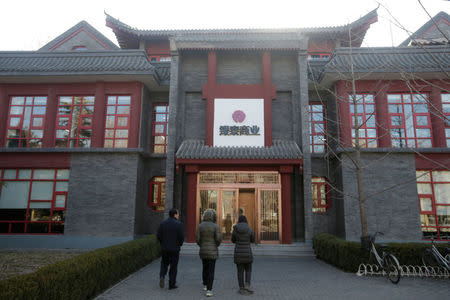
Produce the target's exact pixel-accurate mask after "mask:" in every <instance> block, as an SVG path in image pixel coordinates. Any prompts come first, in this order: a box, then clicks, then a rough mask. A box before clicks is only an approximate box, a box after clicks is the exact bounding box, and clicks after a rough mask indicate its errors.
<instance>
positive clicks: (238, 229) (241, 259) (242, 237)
mask: <svg viewBox="0 0 450 300" xmlns="http://www.w3.org/2000/svg"><path fill="white" fill-rule="evenodd" d="M231 241H232V242H233V243H235V244H236V246H235V247H234V263H235V264H236V267H237V272H238V282H239V293H241V294H245V293H246V291H247V292H249V293H251V294H252V293H253V290H252V289H251V288H250V279H251V276H252V262H253V254H252V248H251V247H250V243H254V242H255V235H254V234H253V231H252V229H251V228H250V227H249V226H248V224H247V218H246V217H245V216H244V215H241V216H239V219H238V223H237V224H236V225H234V228H233V234H232V235H231ZM244 271H245V285H244Z"/></svg>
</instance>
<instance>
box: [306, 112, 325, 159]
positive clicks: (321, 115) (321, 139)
mask: <svg viewBox="0 0 450 300" xmlns="http://www.w3.org/2000/svg"><path fill="white" fill-rule="evenodd" d="M309 122H310V123H309V145H310V146H309V147H310V148H309V149H310V151H311V153H321V152H324V151H325V144H326V134H325V133H326V122H325V107H324V105H323V104H321V103H310V104H309Z"/></svg>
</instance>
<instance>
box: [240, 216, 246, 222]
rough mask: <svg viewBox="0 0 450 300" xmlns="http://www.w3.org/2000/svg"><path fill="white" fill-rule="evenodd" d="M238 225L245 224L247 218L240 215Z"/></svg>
mask: <svg viewBox="0 0 450 300" xmlns="http://www.w3.org/2000/svg"><path fill="white" fill-rule="evenodd" d="M238 223H247V218H246V217H245V216H244V215H240V216H239V219H238Z"/></svg>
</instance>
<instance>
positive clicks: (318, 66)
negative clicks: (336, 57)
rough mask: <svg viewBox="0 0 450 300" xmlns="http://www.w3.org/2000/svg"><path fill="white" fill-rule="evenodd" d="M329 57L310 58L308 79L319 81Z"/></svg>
mask: <svg viewBox="0 0 450 300" xmlns="http://www.w3.org/2000/svg"><path fill="white" fill-rule="evenodd" d="M328 61H329V60H328V59H326V60H308V79H309V80H313V81H317V80H319V79H320V75H321V74H322V72H323V70H324V68H325V65H326V64H327V63H328Z"/></svg>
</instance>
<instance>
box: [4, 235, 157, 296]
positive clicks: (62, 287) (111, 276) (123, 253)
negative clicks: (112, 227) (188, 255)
mask: <svg viewBox="0 0 450 300" xmlns="http://www.w3.org/2000/svg"><path fill="white" fill-rule="evenodd" d="M160 253H161V248H160V244H159V242H158V240H157V238H156V236H155V235H150V236H148V237H145V238H141V239H136V240H133V241H130V242H126V243H123V244H119V245H115V246H111V247H107V248H102V249H97V250H94V251H92V252H89V253H85V254H81V255H78V256H76V257H73V258H70V259H67V260H64V261H61V262H58V263H55V264H52V265H48V266H44V267H42V268H40V269H39V270H37V271H36V272H34V273H31V274H26V275H20V276H17V277H13V278H10V279H7V280H3V281H0V299H2V300H6V299H27V300H28V299H47V300H49V299H91V298H93V297H95V296H96V295H98V294H99V293H101V292H102V291H104V290H105V289H107V288H108V287H110V286H112V285H113V284H115V283H117V282H118V281H120V280H121V279H123V278H125V277H126V276H128V275H129V274H131V273H133V272H135V271H137V270H139V269H140V268H142V267H144V266H145V265H147V264H149V263H150V262H151V261H153V260H154V259H156V258H158V257H159V256H160Z"/></svg>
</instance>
